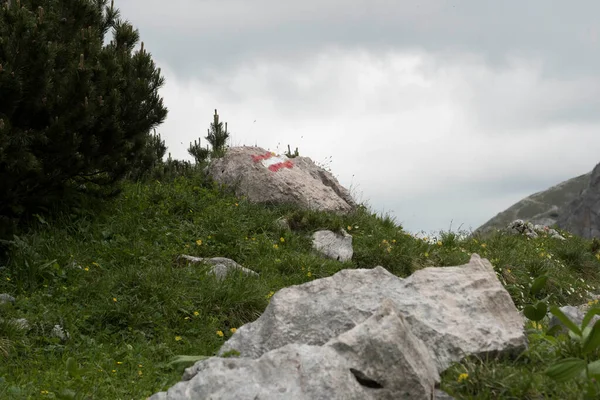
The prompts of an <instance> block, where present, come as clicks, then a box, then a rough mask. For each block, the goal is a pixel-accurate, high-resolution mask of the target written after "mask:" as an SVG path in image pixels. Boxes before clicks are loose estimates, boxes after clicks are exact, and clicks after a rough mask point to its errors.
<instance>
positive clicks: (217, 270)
mask: <svg viewBox="0 0 600 400" xmlns="http://www.w3.org/2000/svg"><path fill="white" fill-rule="evenodd" d="M178 260H179V261H184V262H185V261H187V262H191V263H206V264H210V265H212V267H211V269H210V271H209V273H210V274H214V275H215V276H216V277H217V280H219V281H222V280H223V279H225V277H226V276H227V274H229V272H231V271H241V272H242V273H244V274H245V275H249V276H258V273H256V272H254V271H252V270H251V269H248V268H244V267H242V266H241V265H240V264H238V263H236V262H235V261H233V260H232V259H230V258H225V257H213V258H205V257H194V256H188V255H185V254H182V255H181V256H179V257H178Z"/></svg>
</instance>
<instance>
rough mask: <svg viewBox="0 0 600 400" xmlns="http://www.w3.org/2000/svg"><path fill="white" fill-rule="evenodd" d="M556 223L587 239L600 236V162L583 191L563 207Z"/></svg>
mask: <svg viewBox="0 0 600 400" xmlns="http://www.w3.org/2000/svg"><path fill="white" fill-rule="evenodd" d="M556 224H557V225H558V226H559V227H560V228H561V229H564V230H566V231H569V232H571V233H572V234H574V235H577V236H581V237H584V238H586V239H591V238H598V237H600V164H598V165H596V167H595V168H594V169H593V171H592V174H591V177H590V180H589V183H588V185H587V187H586V188H585V189H584V190H583V192H582V193H581V194H580V195H579V196H578V197H577V198H576V199H574V200H572V201H571V202H570V203H569V204H567V205H566V206H565V207H564V208H563V212H562V213H561V215H560V216H559V218H558V219H557V221H556Z"/></svg>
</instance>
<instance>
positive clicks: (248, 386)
mask: <svg viewBox="0 0 600 400" xmlns="http://www.w3.org/2000/svg"><path fill="white" fill-rule="evenodd" d="M526 346H527V339H526V336H525V333H524V325H523V319H522V317H521V316H520V315H519V312H518V311H517V309H516V307H515V305H514V303H513V301H512V299H511V298H510V296H509V294H508V292H506V290H505V289H504V287H503V286H502V284H501V283H500V282H499V281H498V279H497V278H496V274H495V272H494V269H493V267H492V266H491V264H490V263H489V262H488V261H487V260H485V259H481V258H480V257H479V256H478V255H477V254H473V255H472V257H471V260H470V261H469V263H468V264H465V265H460V266H455V267H441V268H436V267H431V268H425V269H423V270H419V271H417V272H415V273H414V274H413V275H411V276H410V277H408V278H406V279H401V278H398V277H396V276H394V275H393V274H391V273H389V272H388V271H386V270H385V269H384V268H382V267H375V268H373V269H356V270H343V271H340V272H338V273H337V274H335V275H333V276H331V277H328V278H324V279H319V280H315V281H312V282H308V283H306V284H303V285H298V286H292V287H288V288H284V289H282V290H280V291H278V292H277V293H276V294H275V295H274V296H273V297H272V298H271V302H270V304H269V306H268V307H267V309H266V310H265V312H264V313H263V315H261V317H260V318H258V319H257V320H256V321H254V322H252V323H249V324H246V325H244V326H242V327H240V328H239V329H238V330H237V332H236V333H235V334H234V335H233V336H232V337H231V338H230V339H229V340H228V341H227V342H226V343H225V344H224V345H223V346H222V347H221V349H220V350H219V355H224V354H225V353H227V352H228V351H231V350H235V351H237V352H239V353H240V354H241V358H236V359H232V358H219V357H212V358H210V359H207V360H203V361H200V362H198V363H196V364H195V365H194V366H192V367H190V368H188V369H186V372H185V374H184V377H183V381H182V382H179V383H178V384H176V385H175V386H173V387H172V388H171V389H169V391H167V392H164V393H158V394H156V395H154V396H153V397H151V399H152V400H158V399H169V400H179V399H197V398H206V399H210V398H213V399H217V398H219V399H254V398H257V397H256V396H258V398H261V399H307V400H308V399H397V398H398V399H399V398H406V399H430V398H431V394H432V392H434V388H435V386H436V385H437V383H438V382H439V374H440V373H441V372H443V371H444V370H445V369H446V368H448V366H450V365H451V363H452V362H454V361H459V360H461V359H462V358H463V357H465V356H466V355H469V354H476V355H479V356H485V355H486V354H498V353H508V354H516V353H519V352H520V351H522V350H524V349H525V348H526Z"/></svg>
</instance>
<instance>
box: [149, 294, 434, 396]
mask: <svg viewBox="0 0 600 400" xmlns="http://www.w3.org/2000/svg"><path fill="white" fill-rule="evenodd" d="M186 378H188V379H186ZM439 381H440V379H439V374H438V372H437V369H436V366H435V363H434V361H433V359H432V358H431V355H430V354H429V352H428V350H427V348H426V347H425V345H424V344H423V342H422V341H421V340H419V339H418V338H417V337H415V336H414V335H413V334H412V333H411V332H410V329H408V327H407V325H406V322H405V321H404V319H403V318H402V315H401V313H399V312H398V310H397V309H396V307H395V305H394V303H393V302H392V301H391V300H389V299H386V300H384V301H383V302H382V305H381V307H380V308H379V309H378V310H377V311H376V312H375V313H374V314H373V315H372V316H371V317H369V318H367V319H366V320H365V321H364V322H362V323H361V324H358V325H357V326H356V327H354V328H353V329H351V330H349V331H347V332H344V333H342V334H341V335H339V336H338V337H336V338H334V339H332V340H330V341H328V342H327V343H325V344H324V345H322V346H314V345H308V344H302V343H291V344H287V345H285V346H283V347H280V348H278V349H275V350H272V351H269V352H267V353H265V354H263V355H262V356H261V357H259V358H257V359H252V358H219V357H212V358H209V359H206V360H203V361H200V362H198V363H197V364H196V365H195V366H194V372H193V374H189V373H188V374H187V375H186V376H185V377H184V380H183V381H182V382H179V383H177V384H176V385H175V386H173V387H171V388H170V389H169V390H168V391H167V392H163V393H158V394H156V395H154V396H152V397H151V398H150V399H151V400H160V399H165V400H167V399H168V400H175V399H181V400H183V399H189V400H192V399H210V398H212V399H222V400H254V399H257V398H260V399H263V400H275V399H280V400H285V399H297V400H313V399H323V400H325V399H327V400H329V399H331V400H335V399H340V400H342V399H349V400H350V399H356V400H363V399H399V398H406V399H430V398H432V396H433V394H434V391H435V386H436V385H438V384H439Z"/></svg>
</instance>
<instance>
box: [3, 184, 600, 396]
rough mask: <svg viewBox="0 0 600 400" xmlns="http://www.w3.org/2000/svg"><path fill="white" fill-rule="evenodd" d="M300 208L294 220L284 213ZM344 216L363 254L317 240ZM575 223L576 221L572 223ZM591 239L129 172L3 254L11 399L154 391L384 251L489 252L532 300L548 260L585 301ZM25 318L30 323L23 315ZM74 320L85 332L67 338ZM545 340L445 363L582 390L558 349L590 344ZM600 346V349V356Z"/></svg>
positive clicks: (515, 392) (423, 261) (487, 387)
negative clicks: (492, 228) (289, 201)
mask: <svg viewBox="0 0 600 400" xmlns="http://www.w3.org/2000/svg"><path fill="white" fill-rule="evenodd" d="M280 217H285V218H287V219H288V220H289V221H290V225H291V227H292V230H291V231H289V230H285V229H283V228H281V227H278V225H277V224H276V223H275V221H276V220H277V219H278V218H280ZM341 227H344V228H345V229H346V230H347V231H348V232H349V233H350V234H352V236H353V246H354V257H353V259H352V261H349V262H345V263H340V262H337V261H333V260H327V259H324V258H321V257H319V256H317V255H315V254H314V253H313V252H312V251H311V241H310V239H309V237H308V236H309V234H310V233H312V232H314V231H315V230H318V229H332V230H336V229H339V228H341ZM562 233H563V234H564V235H565V236H569V235H568V234H567V233H565V232H562ZM595 251H597V249H596V250H594V249H593V248H592V242H591V241H586V240H583V239H581V238H577V237H571V236H569V238H568V240H567V241H564V242H561V241H558V240H555V239H552V238H550V237H540V238H538V239H528V238H526V237H524V236H510V235H504V234H501V233H499V232H497V233H494V234H492V235H490V236H489V237H487V238H485V239H483V238H478V237H473V236H471V237H466V238H461V236H459V235H458V234H456V233H453V232H442V234H441V235H440V237H437V238H427V239H426V240H423V239H418V238H416V237H414V236H412V235H410V234H408V233H406V232H405V231H403V230H402V228H401V227H400V226H398V225H397V224H396V223H395V222H394V220H393V219H391V218H389V217H387V216H381V215H375V214H373V213H372V212H370V211H369V210H368V209H367V207H364V206H361V207H359V209H358V210H357V211H356V212H354V213H353V214H351V215H347V216H337V215H332V214H327V213H320V212H310V211H301V210H298V209H296V208H294V207H291V206H273V207H266V206H260V205H255V204H251V203H249V202H248V201H246V200H245V199H243V198H236V197H235V196H233V195H232V194H230V193H227V192H226V191H224V190H223V189H222V188H219V187H216V186H215V185H213V184H211V183H209V182H207V181H205V180H204V179H203V178H202V177H201V176H192V177H188V178H177V179H175V180H172V181H170V182H156V181H155V182H151V183H146V184H141V183H137V184H133V183H131V184H128V185H127V186H126V188H125V191H124V192H123V193H122V195H121V196H120V197H118V198H117V199H115V200H113V201H111V202H109V203H107V204H104V206H103V207H101V208H97V209H90V210H88V211H85V210H81V211H79V212H77V213H74V214H64V213H63V214H59V215H57V216H55V217H54V218H52V219H49V220H44V219H42V218H41V217H40V219H39V221H38V222H37V223H36V224H35V225H34V226H32V227H31V228H30V229H29V230H28V231H27V232H22V233H21V234H20V235H19V236H18V237H16V238H15V240H14V241H13V245H12V247H11V253H10V259H9V261H8V262H7V264H6V265H5V266H3V268H0V293H9V294H11V295H13V296H14V297H16V299H17V300H16V303H15V304H14V305H10V304H9V305H4V306H2V307H0V316H1V317H2V322H0V359H2V362H1V363H0V398H7V399H8V398H10V399H30V398H35V399H38V398H48V399H50V398H61V396H62V398H77V399H145V398H146V397H147V396H149V395H151V394H153V393H155V392H158V391H161V390H166V389H167V388H169V387H170V386H172V385H173V384H174V383H176V382H177V381H179V380H180V378H181V373H182V367H181V366H173V365H172V364H171V361H172V360H173V359H174V357H176V356H177V355H206V356H210V355H213V354H214V353H215V352H216V351H217V350H218V349H219V347H220V346H221V345H222V344H223V343H224V341H226V340H227V339H228V337H230V336H231V335H232V332H234V331H235V329H236V328H237V327H239V326H241V325H243V324H245V323H247V322H250V321H253V320H255V319H256V318H257V317H258V316H259V315H260V314H261V313H262V312H263V311H264V309H265V307H266V306H267V304H268V302H269V298H270V296H271V295H272V294H273V293H274V292H275V291H277V290H279V289H281V288H283V287H286V286H289V285H296V284H301V283H304V282H308V281H310V280H313V279H319V278H322V277H326V276H330V275H332V274H334V273H336V272H338V271H340V270H341V269H346V268H372V267H374V266H376V265H382V266H384V267H385V268H387V269H388V270H389V271H390V272H392V273H394V274H396V275H398V276H401V277H405V276H408V275H410V274H411V273H412V272H414V271H415V270H417V269H420V268H424V267H427V266H448V265H457V264H463V263H466V262H468V260H469V256H470V254H471V253H475V252H476V253H478V254H480V255H481V256H482V257H485V258H488V259H489V260H490V261H491V262H492V264H493V265H494V267H495V269H496V272H497V274H498V277H499V279H500V280H501V282H502V283H503V284H504V285H505V287H506V289H507V290H508V292H509V293H510V295H511V296H512V298H513V300H514V302H515V304H516V305H517V307H519V308H522V307H523V306H524V305H525V304H528V303H531V302H534V301H535V299H534V298H532V296H531V295H530V294H529V291H528V285H529V284H530V283H531V281H532V280H533V279H534V278H535V277H537V276H539V275H541V274H548V275H549V276H550V279H549V281H548V288H547V290H546V291H545V292H543V295H544V296H545V295H548V296H549V303H550V304H554V305H565V304H573V305H577V304H581V303H584V302H586V301H587V300H588V297H589V296H588V294H587V291H595V290H596V289H597V287H598V283H599V274H598V271H599V269H600V261H599V260H598V257H600V256H598V255H597V254H596V253H595ZM179 254H189V255H193V256H199V257H216V256H219V257H228V258H231V259H233V260H235V261H237V262H238V263H239V264H241V265H243V266H244V267H247V268H250V269H253V270H254V271H256V272H258V273H259V274H260V278H259V279H255V278H248V277H244V276H243V275H235V274H233V275H231V276H230V277H228V278H227V279H226V280H225V281H223V282H218V281H217V280H216V279H215V278H214V277H213V276H211V275H207V274H206V273H205V271H206V268H205V267H200V266H185V265H180V264H178V263H176V262H174V258H175V257H176V256H177V255H179ZM16 318H26V319H27V320H28V321H29V323H30V326H31V329H30V330H29V331H23V330H20V329H18V328H16V327H15V326H14V325H13V324H11V323H9V322H8V321H10V320H12V319H16ZM57 324H58V325H61V326H62V327H64V328H65V330H66V331H67V332H68V333H69V334H70V339H68V340H66V341H61V340H60V339H58V338H55V337H52V335H51V331H52V329H53V327H54V326H55V325H57ZM528 328H529V331H528V336H529V341H530V348H529V349H528V350H527V351H525V352H524V353H523V354H521V355H520V356H519V357H518V358H516V359H488V360H481V359H476V358H473V357H471V358H468V359H466V360H464V361H463V362H461V363H458V364H456V365H454V366H452V367H451V368H450V369H448V370H447V371H445V372H444V374H443V386H442V387H443V389H445V390H446V391H447V392H449V393H451V394H452V395H454V396H455V397H456V398H458V399H475V398H477V399H479V398H494V399H497V398H503V399H541V398H555V399H576V398H581V396H582V393H583V381H578V380H573V381H571V382H568V383H555V382H553V381H551V380H550V379H549V378H548V377H546V375H545V374H544V370H545V368H546V367H547V366H548V365H550V364H552V363H553V362H554V361H556V360H558V359H561V358H564V357H569V356H577V355H578V353H577V352H578V349H577V347H576V346H574V345H573V344H572V343H571V341H570V340H569V339H567V338H566V337H561V338H560V340H559V341H557V342H556V343H554V342H551V341H549V340H547V336H546V335H545V334H544V329H545V328H546V326H545V325H544V324H541V325H538V324H532V323H530V324H529V325H528ZM595 356H596V357H598V356H599V354H595Z"/></svg>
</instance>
